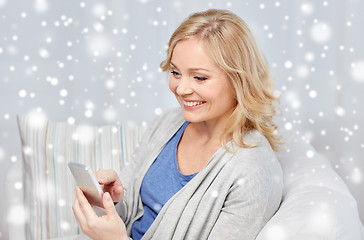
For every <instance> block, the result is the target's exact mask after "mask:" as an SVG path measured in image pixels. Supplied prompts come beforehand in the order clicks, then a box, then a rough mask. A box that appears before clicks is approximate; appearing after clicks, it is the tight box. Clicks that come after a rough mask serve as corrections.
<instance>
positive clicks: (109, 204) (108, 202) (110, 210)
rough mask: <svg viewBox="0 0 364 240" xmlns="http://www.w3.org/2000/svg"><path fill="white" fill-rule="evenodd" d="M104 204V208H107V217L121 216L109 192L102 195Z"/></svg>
mask: <svg viewBox="0 0 364 240" xmlns="http://www.w3.org/2000/svg"><path fill="white" fill-rule="evenodd" d="M102 202H103V204H104V208H105V212H106V215H107V216H110V217H113V218H114V217H116V216H119V214H118V213H117V212H116V209H115V205H114V202H113V200H112V199H111V196H110V194H109V193H108V192H106V193H104V194H103V195H102Z"/></svg>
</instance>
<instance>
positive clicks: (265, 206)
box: [208, 154, 283, 240]
mask: <svg viewBox="0 0 364 240" xmlns="http://www.w3.org/2000/svg"><path fill="white" fill-rule="evenodd" d="M264 155H265V156H261V155H258V156H256V157H257V158H259V157H261V158H266V160H264V161H260V160H261V159H251V160H250V161H249V160H246V161H242V162H244V164H240V166H239V164H237V166H235V167H234V169H232V171H235V173H236V176H237V177H236V178H235V179H234V181H233V183H232V185H231V187H230V190H229V193H228V195H227V196H226V199H225V202H224V205H223V207H222V209H221V211H220V214H219V216H218V218H217V221H216V222H215V225H214V227H213V228H212V230H211V232H210V235H209V238H208V239H232V240H233V239H244V240H250V239H255V238H256V236H257V235H258V233H259V232H260V230H261V229H262V228H263V226H264V225H265V224H266V222H268V220H269V219H270V218H271V217H272V216H273V214H274V213H275V212H276V211H277V209H278V207H279V204H280V202H281V197H282V189H283V181H282V178H283V177H282V171H281V168H280V165H279V162H278V160H276V159H275V160H274V159H273V158H269V155H266V154H264ZM267 157H268V158H267ZM268 159H269V160H268ZM271 159H273V160H271ZM247 162H248V163H247ZM237 172H239V173H237ZM232 175H235V174H232Z"/></svg>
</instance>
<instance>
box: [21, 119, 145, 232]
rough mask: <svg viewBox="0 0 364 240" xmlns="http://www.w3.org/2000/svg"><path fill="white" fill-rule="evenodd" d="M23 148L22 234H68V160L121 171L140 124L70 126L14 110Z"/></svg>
mask: <svg viewBox="0 0 364 240" xmlns="http://www.w3.org/2000/svg"><path fill="white" fill-rule="evenodd" d="M18 126H19V132H20V136H21V141H22V147H23V168H24V171H23V174H24V175H23V181H24V185H23V186H24V191H25V192H24V205H25V209H27V211H26V212H27V218H26V219H27V221H26V223H25V226H26V230H25V231H26V238H27V239H51V238H60V239H74V238H73V237H72V236H74V235H77V234H79V233H80V229H79V228H78V225H77V222H76V220H75V217H74V215H73V212H72V204H73V202H74V199H75V196H74V186H75V182H74V179H73V177H72V175H71V172H70V171H69V169H68V166H67V164H68V162H69V161H75V162H80V163H84V164H87V165H89V166H90V167H91V168H92V169H93V170H94V171H95V170H97V169H100V168H104V169H115V170H121V169H122V168H123V166H125V165H127V164H128V159H129V156H130V154H131V153H132V151H133V149H134V148H135V146H136V145H137V144H138V142H139V141H140V137H141V135H142V134H143V131H144V127H142V126H138V125H136V124H133V123H126V124H123V125H114V126H111V125H110V126H101V127H97V126H91V125H75V124H68V123H67V122H55V121H52V120H47V119H46V118H45V117H44V116H43V115H42V114H40V113H38V114H31V115H19V116H18Z"/></svg>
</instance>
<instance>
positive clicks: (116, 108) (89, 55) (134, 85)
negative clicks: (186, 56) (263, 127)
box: [0, 0, 364, 239]
mask: <svg viewBox="0 0 364 240" xmlns="http://www.w3.org/2000/svg"><path fill="white" fill-rule="evenodd" d="M207 8H224V9H229V10H231V11H233V12H234V13H236V14H237V15H239V16H240V17H242V18H243V19H244V20H245V21H246V22H247V23H248V25H249V26H250V28H251V30H252V32H253V34H254V35H255V37H256V39H257V42H258V44H259V46H260V48H261V49H262V51H263V52H264V54H265V55H266V57H267V59H268V62H269V64H270V67H271V70H272V76H273V79H274V81H275V92H276V94H279V95H280V102H281V109H282V115H283V117H282V118H281V120H282V121H283V124H282V127H284V128H286V129H287V130H290V131H296V132H299V133H300V134H301V135H303V136H305V137H306V138H307V139H309V140H310V141H311V143H312V145H313V146H314V147H315V148H316V149H317V151H318V152H319V153H321V154H323V155H325V156H326V157H327V158H328V159H329V160H330V161H331V163H332V166H333V167H334V169H335V170H336V171H337V172H338V173H339V175H340V176H341V177H342V178H343V179H344V181H345V182H346V183H347V185H348V187H349V189H350V190H351V192H352V193H353V195H354V197H355V198H356V200H357V202H358V207H359V211H360V215H361V220H362V222H364V191H363V189H364V182H363V177H364V176H363V171H364V106H363V104H364V44H363V43H364V32H363V25H364V15H363V12H364V1H363V0H345V1H344V0H327V1H324V0H294V1H292V0H277V1H273V0H259V1H256V0H255V1H253V0H250V1H248V0H231V1H218V0H211V1H207V0H160V1H156V0H155V1H153V0H129V1H127V0H109V1H101V0H99V1H96V0H87V1H86V0H84V1H82V0H81V1H79V0H62V1H51V0H0V196H1V197H0V239H21V236H22V233H21V230H22V226H23V224H24V221H25V219H24V213H25V211H26V209H24V208H23V205H22V190H23V184H22V158H21V152H22V149H21V147H20V138H19V134H18V129H17V123H16V116H17V114H24V113H33V112H39V111H41V112H43V113H44V114H45V115H46V116H47V117H48V118H49V119H53V120H57V121H68V122H70V123H75V124H82V123H88V124H94V125H107V124H116V123H125V122H127V121H134V122H137V123H143V122H146V123H148V122H150V121H151V120H152V119H153V118H154V117H155V116H156V115H159V114H161V113H162V112H163V111H164V110H166V109H169V108H172V107H176V106H178V105H177V102H176V101H175V99H174V96H173V95H172V94H171V93H170V92H169V90H168V76H167V74H166V73H162V72H161V71H160V70H159V63H160V62H161V61H162V60H163V59H164V57H165V50H166V44H167V42H168V39H169V37H170V35H171V34H172V32H173V31H174V29H175V28H176V27H177V26H178V24H179V23H180V22H181V21H182V20H183V19H185V18H186V17H187V16H188V15H189V14H191V13H193V12H196V11H200V10H205V9H207ZM14 229H20V231H18V234H19V235H18V236H16V238H15V237H14V236H13V235H12V236H10V234H9V232H14ZM15 232H17V231H15Z"/></svg>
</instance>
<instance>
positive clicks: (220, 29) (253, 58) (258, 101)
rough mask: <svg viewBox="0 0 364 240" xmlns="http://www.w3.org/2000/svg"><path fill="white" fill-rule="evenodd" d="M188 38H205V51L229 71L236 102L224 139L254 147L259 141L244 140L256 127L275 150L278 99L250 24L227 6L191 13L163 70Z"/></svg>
mask: <svg viewBox="0 0 364 240" xmlns="http://www.w3.org/2000/svg"><path fill="white" fill-rule="evenodd" d="M188 38H199V39H200V40H202V41H203V43H204V47H205V49H206V50H207V51H206V52H208V53H209V54H210V55H211V57H212V58H213V60H214V61H215V63H216V64H217V65H218V66H219V67H220V68H221V69H222V70H223V71H224V72H225V73H226V74H227V76H228V78H229V80H230V82H231V85H232V86H233V89H234V91H235V95H236V96H235V97H236V101H237V105H236V107H235V109H234V111H233V113H232V114H231V116H230V118H229V122H228V124H227V126H226V129H225V132H224V134H223V136H222V139H227V138H226V137H227V136H232V138H233V140H234V141H235V143H237V144H238V145H239V146H241V147H245V148H249V147H253V146H256V145H257V144H258V143H257V144H255V145H247V144H245V143H244V140H243V133H244V132H246V131H249V130H252V129H257V130H258V131H260V132H261V133H262V134H263V135H264V136H265V137H266V138H267V139H268V141H269V143H270V145H271V147H272V149H273V150H275V151H277V150H279V148H278V144H280V137H279V136H278V135H277V134H276V129H277V126H276V125H275V123H274V122H273V120H272V118H273V116H275V115H276V102H277V99H276V97H274V96H273V94H272V88H273V84H272V80H271V77H270V73H269V67H268V64H267V61H266V59H265V57H264V56H263V54H262V53H261V52H260V50H259V48H258V46H257V44H256V42H255V39H254V37H253V35H252V33H251V32H250V30H249V28H248V26H247V24H246V23H245V22H244V21H243V20H242V19H241V18H240V17H238V16H237V15H235V14H234V13H232V12H230V11H228V10H219V9H210V10H207V11H203V12H197V13H194V14H192V15H191V16H190V17H188V18H187V19H186V20H185V21H184V22H182V24H181V25H180V26H179V27H178V28H177V29H176V30H175V32H174V33H173V35H172V36H171V38H170V40H169V43H168V50H167V58H166V60H164V61H163V62H162V63H161V64H160V67H161V69H162V70H163V71H168V70H169V69H170V62H171V59H172V54H173V50H174V47H175V46H176V44H177V43H178V42H179V41H181V40H184V39H188ZM225 143H226V140H223V144H224V145H225Z"/></svg>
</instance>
